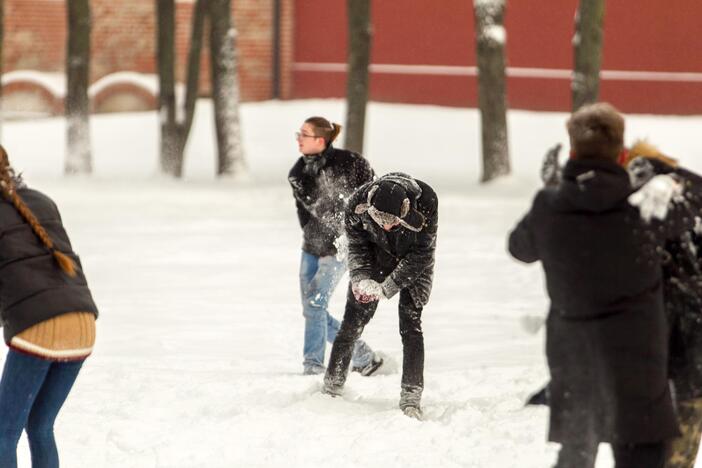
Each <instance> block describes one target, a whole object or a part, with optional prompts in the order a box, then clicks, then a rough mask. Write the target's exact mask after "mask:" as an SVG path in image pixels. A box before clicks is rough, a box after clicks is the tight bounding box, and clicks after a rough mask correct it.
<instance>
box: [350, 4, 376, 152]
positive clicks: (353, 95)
mask: <svg viewBox="0 0 702 468" xmlns="http://www.w3.org/2000/svg"><path fill="white" fill-rule="evenodd" d="M370 8H371V0H347V11H348V21H349V62H348V75H347V82H346V129H345V130H346V137H345V141H344V146H345V147H346V149H349V150H351V151H356V152H357V153H361V154H362V153H363V140H364V133H365V127H366V107H367V105H368V81H369V77H368V66H369V65H370V51H371V40H372V34H373V31H372V27H373V26H372V24H371V14H370Z"/></svg>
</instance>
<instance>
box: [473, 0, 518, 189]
mask: <svg viewBox="0 0 702 468" xmlns="http://www.w3.org/2000/svg"><path fill="white" fill-rule="evenodd" d="M505 4H506V0H475V1H474V13H475V25H476V28H475V31H476V44H477V61H478V105H479V107H480V122H481V138H482V151H483V175H482V178H481V181H482V182H487V181H490V180H492V179H495V178H497V177H500V176H503V175H507V174H509V173H510V163H509V145H508V137H507V96H506V95H507V91H506V88H507V86H506V80H505V38H506V34H505V30H504V27H503V21H504V14H505V6H506V5H505Z"/></svg>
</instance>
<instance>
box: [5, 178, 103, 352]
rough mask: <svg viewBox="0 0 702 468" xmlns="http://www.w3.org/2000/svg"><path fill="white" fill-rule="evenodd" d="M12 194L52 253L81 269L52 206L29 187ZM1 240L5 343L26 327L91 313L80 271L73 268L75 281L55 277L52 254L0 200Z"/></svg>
mask: <svg viewBox="0 0 702 468" xmlns="http://www.w3.org/2000/svg"><path fill="white" fill-rule="evenodd" d="M17 194H18V195H19V196H20V197H21V198H22V200H23V202H24V204H25V205H26V206H27V207H28V208H29V209H30V210H31V212H32V213H33V214H34V216H35V217H36V219H37V221H38V222H39V223H40V224H41V226H42V227H43V228H44V230H45V231H46V234H47V235H48V236H49V238H50V239H51V240H52V241H53V244H54V248H55V249H56V250H58V251H60V252H62V253H64V254H65V255H67V256H68V257H69V258H71V259H72V260H73V261H74V262H75V264H76V265H80V262H79V259H78V257H77V256H76V255H75V254H74V253H73V251H72V249H71V244H70V241H69V239H68V235H67V234H66V231H65V230H64V227H63V224H62V223H61V217H60V215H59V212H58V210H57V209H56V205H55V204H54V202H53V201H52V200H51V199H50V198H49V197H47V196H46V195H44V194H43V193H41V192H39V191H37V190H33V189H30V188H20V189H18V190H17ZM0 237H1V238H2V242H0V277H2V281H1V282H0V305H1V307H2V314H1V315H2V322H3V328H4V335H5V341H6V342H9V341H10V339H11V338H12V337H13V336H15V335H16V334H17V333H19V332H21V331H23V330H25V329H26V328H28V327H29V326H31V325H33V324H36V323H38V322H40V321H42V320H46V319H50V318H52V317H55V316H57V315H60V314H62V313H65V312H72V311H86V312H96V310H97V309H96V308H95V304H94V302H93V299H92V296H91V294H90V290H89V289H88V286H87V283H86V280H85V275H84V274H83V271H82V269H81V268H76V269H75V274H74V276H68V275H66V274H60V270H59V269H58V268H57V265H56V262H55V260H54V256H53V255H52V253H51V252H50V251H48V250H47V249H46V247H45V246H44V245H43V244H42V242H41V241H40V239H39V238H37V236H36V234H35V233H34V232H33V230H32V227H31V225H30V224H28V223H27V222H26V221H25V220H24V219H23V218H22V216H21V215H20V214H19V212H18V211H17V209H16V208H15V207H14V206H13V205H12V203H11V202H10V201H9V200H6V199H0ZM45 304H51V306H50V307H45V306H44V305H45Z"/></svg>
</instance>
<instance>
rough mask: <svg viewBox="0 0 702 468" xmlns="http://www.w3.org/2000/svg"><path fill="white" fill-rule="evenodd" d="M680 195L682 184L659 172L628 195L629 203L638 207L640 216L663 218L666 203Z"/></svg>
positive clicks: (666, 209) (648, 219)
mask: <svg viewBox="0 0 702 468" xmlns="http://www.w3.org/2000/svg"><path fill="white" fill-rule="evenodd" d="M681 196H682V185H681V184H680V183H679V182H678V181H676V180H675V178H673V177H672V176H670V175H666V174H659V175H657V176H654V177H653V178H651V180H650V181H648V182H647V183H646V184H644V186H643V187H641V188H640V189H639V190H638V191H637V192H634V193H632V194H631V195H629V203H630V204H631V205H633V206H636V207H638V208H639V212H640V213H641V218H643V220H644V221H646V222H649V221H651V218H657V219H661V220H662V219H665V217H666V215H667V214H668V204H669V203H670V202H671V201H676V198H680V197H681Z"/></svg>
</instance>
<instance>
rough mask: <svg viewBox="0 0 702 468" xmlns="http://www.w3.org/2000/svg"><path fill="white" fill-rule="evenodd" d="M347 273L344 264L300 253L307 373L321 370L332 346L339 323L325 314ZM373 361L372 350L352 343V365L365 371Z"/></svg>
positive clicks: (360, 342) (328, 257)
mask: <svg viewBox="0 0 702 468" xmlns="http://www.w3.org/2000/svg"><path fill="white" fill-rule="evenodd" d="M344 271H346V264H345V263H344V262H342V261H339V260H337V259H336V257H334V256H331V255H330V256H326V257H317V256H315V255H312V254H309V253H307V252H304V251H303V252H302V260H301V262H300V292H301V295H302V315H303V316H304V317H305V343H304V347H303V351H302V353H303V359H304V360H303V362H302V365H303V366H304V368H305V369H306V370H307V369H312V370H314V369H317V370H319V371H320V372H321V371H322V370H323V369H324V351H325V348H326V344H327V342H329V343H333V342H334V339H335V338H336V334H337V332H338V331H339V326H340V323H339V321H338V320H337V319H335V318H334V317H333V316H332V315H331V314H330V313H329V311H328V310H327V307H328V306H329V299H330V298H331V295H332V293H333V292H334V288H336V286H337V285H338V284H339V280H341V277H342V276H343V275H344ZM372 359H373V350H372V349H371V348H370V346H368V345H367V344H366V343H364V342H363V341H362V340H357V341H356V343H354V350H353V356H352V360H351V362H352V364H353V366H354V367H364V366H366V365H368V364H369V363H370V362H371V360H372Z"/></svg>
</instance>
